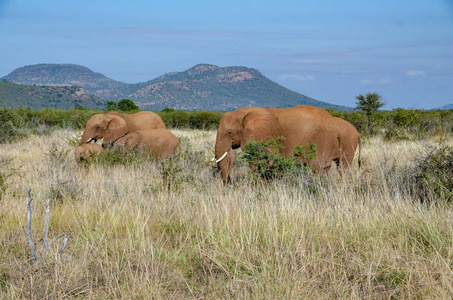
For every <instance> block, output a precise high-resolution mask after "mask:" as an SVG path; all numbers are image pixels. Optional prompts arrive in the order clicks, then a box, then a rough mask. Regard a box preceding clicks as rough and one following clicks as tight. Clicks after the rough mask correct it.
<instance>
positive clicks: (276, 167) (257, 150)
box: [242, 137, 316, 180]
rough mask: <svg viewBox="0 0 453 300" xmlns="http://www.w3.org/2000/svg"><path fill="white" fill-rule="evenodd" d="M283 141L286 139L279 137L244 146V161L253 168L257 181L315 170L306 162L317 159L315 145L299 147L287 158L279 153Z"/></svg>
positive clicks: (248, 143)
mask: <svg viewBox="0 0 453 300" xmlns="http://www.w3.org/2000/svg"><path fill="white" fill-rule="evenodd" d="M283 140H284V137H277V138H273V139H272V138H271V139H267V140H264V141H248V142H247V143H246V144H245V145H244V149H243V155H242V159H243V160H245V161H246V162H247V163H249V164H250V165H251V166H252V169H254V176H255V177H256V178H257V179H264V180H273V179H276V178H281V177H282V176H285V175H289V174H300V173H306V172H307V170H309V169H312V168H313V166H311V165H308V164H307V163H306V162H305V161H306V160H310V159H315V158H316V145H315V144H313V143H311V144H309V145H304V146H297V147H296V149H295V150H294V151H293V155H292V156H289V157H285V156H283V154H281V153H279V150H280V149H282V148H283V143H282V142H283Z"/></svg>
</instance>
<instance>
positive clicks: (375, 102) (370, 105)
mask: <svg viewBox="0 0 453 300" xmlns="http://www.w3.org/2000/svg"><path fill="white" fill-rule="evenodd" d="M356 99H357V100H358V101H357V102H356V105H357V106H356V108H355V109H356V110H361V111H362V112H363V113H364V114H365V115H366V116H367V131H369V129H370V127H371V122H372V121H373V115H374V113H375V112H376V111H377V110H378V109H379V108H381V107H382V106H384V105H385V102H384V101H383V100H382V96H381V95H379V94H378V93H368V94H366V95H362V94H360V95H358V96H357V97H356Z"/></svg>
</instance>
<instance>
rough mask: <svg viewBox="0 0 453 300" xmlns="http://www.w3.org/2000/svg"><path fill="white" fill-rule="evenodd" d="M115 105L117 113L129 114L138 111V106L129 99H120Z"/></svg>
mask: <svg viewBox="0 0 453 300" xmlns="http://www.w3.org/2000/svg"><path fill="white" fill-rule="evenodd" d="M116 105H117V107H118V110H119V111H124V112H130V111H135V110H138V106H137V105H135V103H134V101H132V100H129V99H122V100H120V101H118V103H117V104H116Z"/></svg>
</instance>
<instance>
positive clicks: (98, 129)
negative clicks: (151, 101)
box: [82, 111, 167, 145]
mask: <svg viewBox="0 0 453 300" xmlns="http://www.w3.org/2000/svg"><path fill="white" fill-rule="evenodd" d="M159 128H162V129H166V128H167V127H166V126H165V124H164V122H163V121H162V118H161V117H160V116H159V115H158V114H156V113H153V112H151V111H141V112H138V113H135V114H122V113H119V112H109V113H107V114H96V115H94V116H92V117H91V118H90V119H89V120H88V122H87V124H86V127H85V131H84V132H83V134H82V143H83V144H86V143H89V142H90V141H97V140H100V139H103V142H102V143H103V145H106V144H112V143H113V142H114V141H116V140H118V139H119V138H121V137H123V136H125V135H126V134H127V133H131V132H134V131H137V130H145V129H159Z"/></svg>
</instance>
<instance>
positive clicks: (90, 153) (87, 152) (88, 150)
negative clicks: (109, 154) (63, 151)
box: [74, 143, 104, 163]
mask: <svg viewBox="0 0 453 300" xmlns="http://www.w3.org/2000/svg"><path fill="white" fill-rule="evenodd" d="M103 151H104V149H103V148H102V146H101V145H99V144H95V143H90V144H82V145H80V146H77V148H75V150H74V157H75V160H76V162H78V163H81V162H83V161H86V160H93V159H95V158H96V157H97V156H98V155H99V154H100V153H101V152H103Z"/></svg>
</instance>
